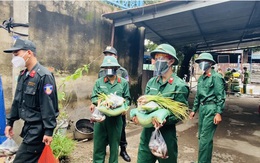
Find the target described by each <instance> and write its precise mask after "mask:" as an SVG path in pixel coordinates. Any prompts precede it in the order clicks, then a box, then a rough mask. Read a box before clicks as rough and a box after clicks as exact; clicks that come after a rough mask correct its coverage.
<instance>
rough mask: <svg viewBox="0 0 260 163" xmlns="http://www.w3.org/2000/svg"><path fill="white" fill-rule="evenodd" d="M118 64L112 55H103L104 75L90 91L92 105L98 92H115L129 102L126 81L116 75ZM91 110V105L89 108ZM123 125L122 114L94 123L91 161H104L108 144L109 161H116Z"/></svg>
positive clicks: (102, 66) (114, 162)
mask: <svg viewBox="0 0 260 163" xmlns="http://www.w3.org/2000/svg"><path fill="white" fill-rule="evenodd" d="M119 67H120V65H119V64H118V62H117V59H116V58H115V57H112V56H105V58H104V60H103V63H102V65H101V68H104V69H105V72H106V76H104V77H101V78H99V79H97V81H96V83H95V86H94V88H93V91H92V96H91V101H92V104H93V105H94V106H97V103H98V94H100V93H105V94H110V93H116V94H117V95H118V96H121V97H123V98H124V99H125V100H126V103H127V104H128V105H129V104H130V92H129V84H128V81H127V80H126V79H124V78H121V77H119V76H117V75H116V71H117V69H118V68H119ZM90 109H91V112H93V111H94V110H93V107H91V108H90ZM122 127H123V121H122V115H119V116H114V117H108V116H106V119H105V120H104V121H103V122H96V123H95V124H94V135H95V136H94V150H93V162H94V163H100V162H104V161H105V155H106V146H107V145H109V146H110V157H109V163H117V162H118V146H119V143H120V138H121V132H122Z"/></svg>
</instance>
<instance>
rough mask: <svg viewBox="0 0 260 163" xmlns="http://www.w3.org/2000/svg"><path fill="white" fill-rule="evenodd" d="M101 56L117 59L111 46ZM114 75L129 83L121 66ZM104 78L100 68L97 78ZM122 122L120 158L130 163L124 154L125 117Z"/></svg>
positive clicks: (129, 159)
mask: <svg viewBox="0 0 260 163" xmlns="http://www.w3.org/2000/svg"><path fill="white" fill-rule="evenodd" d="M103 54H104V55H105V56H113V57H115V58H116V59H117V50H116V49H115V48H113V47H111V46H107V47H106V49H105V50H104V52H103ZM116 74H117V76H120V77H122V78H125V79H126V80H127V81H129V76H128V72H127V70H126V69H125V68H123V67H122V66H120V67H119V68H118V69H117V70H116ZM104 76H106V71H105V69H104V68H102V69H101V70H100V71H99V73H98V78H100V77H104ZM122 120H123V128H122V134H121V140H120V148H121V151H120V156H122V158H123V159H124V160H125V161H127V162H130V161H131V158H130V156H129V155H128V154H127V152H126V146H127V141H126V134H125V127H126V116H125V115H122Z"/></svg>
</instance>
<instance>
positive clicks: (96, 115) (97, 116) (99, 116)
mask: <svg viewBox="0 0 260 163" xmlns="http://www.w3.org/2000/svg"><path fill="white" fill-rule="evenodd" d="M105 119H106V116H105V115H104V114H103V113H101V112H100V111H99V110H98V108H95V110H94V112H93V113H92V115H91V117H90V121H91V122H102V121H104V120H105Z"/></svg>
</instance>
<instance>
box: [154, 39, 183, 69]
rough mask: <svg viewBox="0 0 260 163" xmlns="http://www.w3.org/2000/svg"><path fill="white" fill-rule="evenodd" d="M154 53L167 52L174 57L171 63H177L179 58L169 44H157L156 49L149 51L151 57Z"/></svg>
mask: <svg viewBox="0 0 260 163" xmlns="http://www.w3.org/2000/svg"><path fill="white" fill-rule="evenodd" d="M156 53H164V54H169V55H170V56H172V57H173V58H174V59H175V62H174V64H173V65H177V64H178V63H179V59H178V58H177V56H176V50H175V49H174V47H172V46H171V45H169V44H160V45H159V46H157V47H156V49H154V50H153V51H152V52H151V57H152V58H153V59H154V57H155V54H156Z"/></svg>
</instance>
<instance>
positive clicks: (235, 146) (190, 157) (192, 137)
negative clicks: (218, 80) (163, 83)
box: [119, 85, 260, 163]
mask: <svg viewBox="0 0 260 163" xmlns="http://www.w3.org/2000/svg"><path fill="white" fill-rule="evenodd" d="M258 91H259V92H260V85H254V92H255V93H254V94H252V95H251V94H247V95H244V94H242V95H239V96H236V95H230V96H228V97H227V99H226V106H225V111H224V113H223V121H222V123H221V124H220V125H219V126H218V128H217V131H216V134H215V137H214V149H213V158H212V163H258V162H259V160H260V123H259V122H260V116H259V113H258V108H259V98H258V97H259V94H258V93H256V92H258ZM195 93H196V90H195V89H192V91H191V95H190V98H189V102H190V106H192V104H193V100H194V96H195ZM197 128H198V117H197V115H196V116H195V119H194V120H192V121H191V120H187V121H185V122H180V123H179V124H178V125H177V135H178V148H179V149H178V152H179V156H178V162H179V163H191V162H193V161H196V160H197V153H198V139H197ZM141 129H142V128H141V127H140V126H138V125H135V124H133V123H132V122H131V121H129V122H128V125H127V127H126V132H127V140H128V147H127V151H128V153H129V155H131V157H132V162H136V160H137V151H138V143H139V138H140V132H141ZM119 162H120V163H123V162H124V161H123V160H122V159H121V158H120V159H119Z"/></svg>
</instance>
